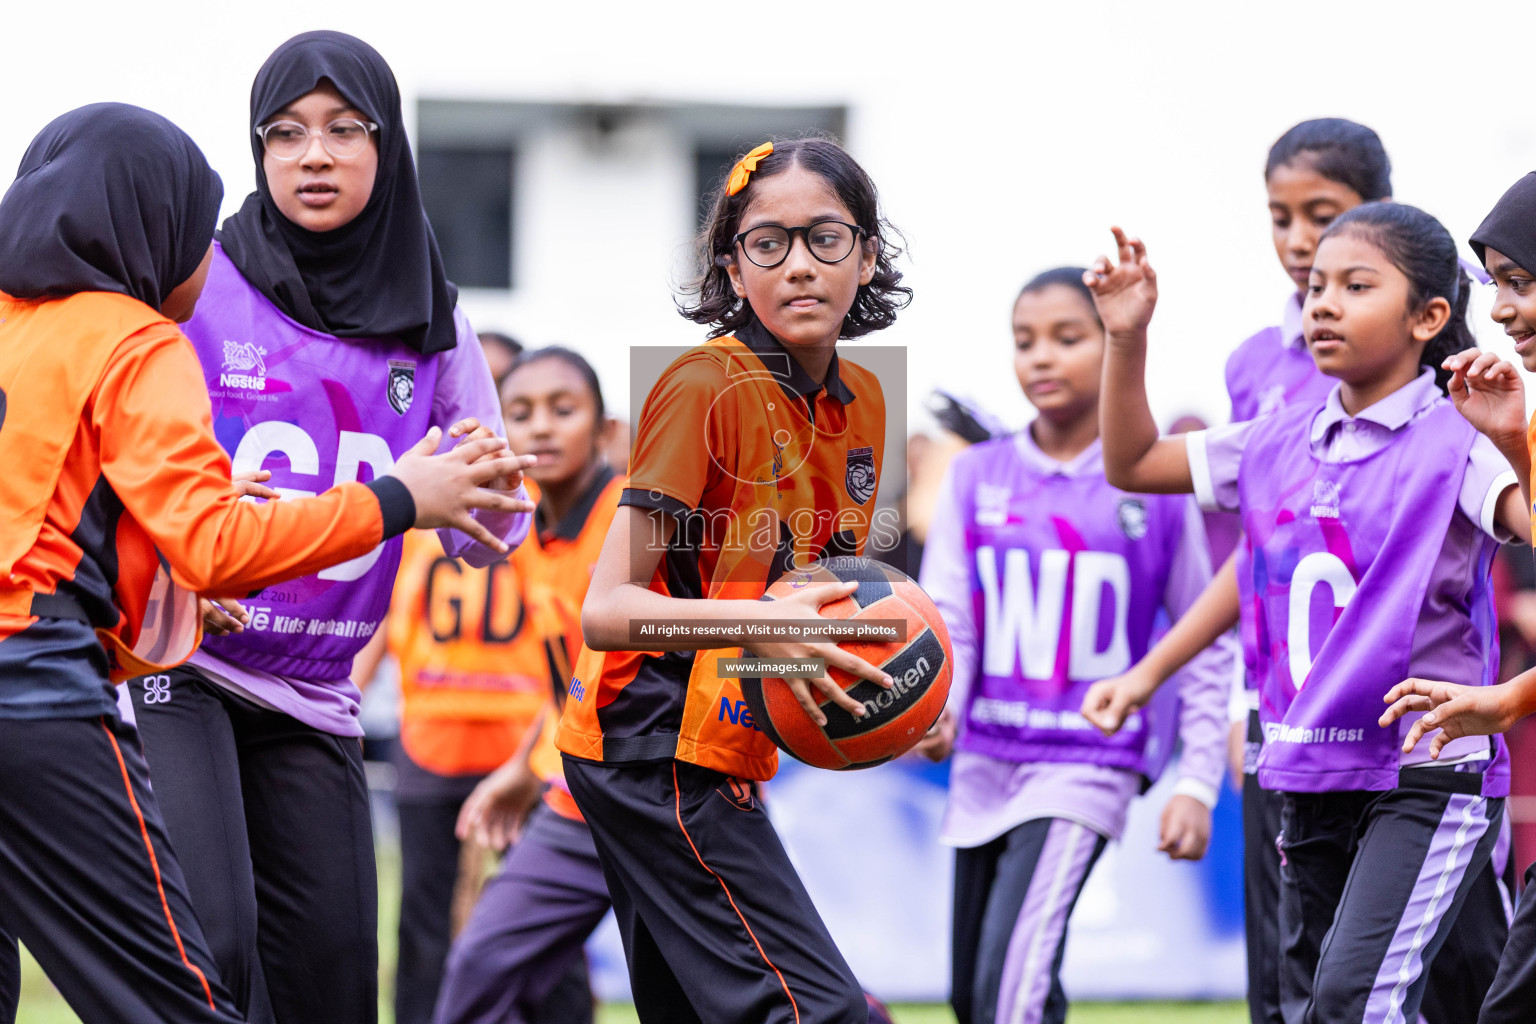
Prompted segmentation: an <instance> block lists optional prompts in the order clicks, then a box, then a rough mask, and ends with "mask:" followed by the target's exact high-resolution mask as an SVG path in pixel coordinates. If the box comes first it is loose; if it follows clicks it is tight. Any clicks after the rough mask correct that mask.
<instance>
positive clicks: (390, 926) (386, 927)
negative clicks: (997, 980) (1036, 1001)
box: [16, 854, 1248, 1024]
mask: <svg viewBox="0 0 1536 1024" xmlns="http://www.w3.org/2000/svg"><path fill="white" fill-rule="evenodd" d="M399 888H400V862H399V859H398V857H392V856H389V855H388V854H384V855H383V856H381V857H380V858H379V896H380V902H379V992H380V999H379V1022H380V1024H394V1013H393V1012H392V1009H391V1007H390V1005H389V1002H388V993H389V992H390V991H391V990H392V988H393V978H394V969H395V927H396V920H395V915H396V913H397V911H398V909H399V899H398V897H397V895H396V893H398V892H399ZM21 969H22V974H21V1006H20V1008H19V1010H18V1012H17V1014H16V1024H80V1020H79V1018H78V1017H76V1016H75V1015H74V1014H73V1013H71V1012H70V1009H69V1007H68V1006H66V1005H65V1003H64V1000H63V999H62V998H60V997H59V994H58V993H57V992H55V991H54V989H53V986H52V985H51V984H50V983H49V982H48V979H47V978H46V977H44V975H43V972H42V970H41V969H40V968H39V967H38V966H37V964H36V963H35V962H34V961H33V960H32V958H31V957H30V956H27V955H26V954H25V952H23V956H22V965H21ZM893 1013H894V1014H895V1017H896V1021H897V1024H953V1022H954V1019H955V1018H954V1015H953V1014H951V1013H950V1011H949V1007H948V1006H917V1005H909V1006H896V1007H894V1008H893ZM597 1019H598V1024H635V1021H636V1018H635V1011H634V1008H633V1007H631V1006H628V1005H605V1006H603V1007H602V1009H601V1011H600V1012H599V1014H598V1018H597ZM1247 1019H1248V1015H1247V1011H1246V1009H1245V1007H1244V1006H1243V1005H1242V1004H1241V1003H1078V1004H1076V1005H1074V1006H1073V1007H1072V1010H1071V1012H1070V1013H1068V1014H1067V1024H1243V1022H1245V1021H1246V1020H1247Z"/></svg>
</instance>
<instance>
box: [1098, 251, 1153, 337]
mask: <svg viewBox="0 0 1536 1024" xmlns="http://www.w3.org/2000/svg"><path fill="white" fill-rule="evenodd" d="M1110 230H1111V231H1113V232H1114V235H1115V244H1116V245H1117V246H1118V247H1119V257H1120V262H1119V264H1112V263H1111V262H1110V261H1109V257H1107V256H1100V257H1099V258H1098V259H1096V260H1094V261H1093V263H1092V265H1090V266H1089V268H1088V269H1087V270H1086V271H1085V272H1084V273H1083V283H1084V284H1086V285H1087V286H1088V290H1089V291H1091V292H1093V304H1094V307H1095V308H1096V309H1097V310H1098V311H1099V320H1100V321H1101V322H1102V323H1103V324H1104V331H1105V333H1106V334H1108V335H1109V336H1110V337H1111V338H1114V337H1116V336H1121V337H1125V336H1131V335H1141V334H1143V333H1145V332H1146V329H1147V325H1148V324H1149V323H1151V322H1152V310H1153V309H1154V308H1156V306H1157V272H1156V271H1155V270H1153V269H1152V264H1150V263H1148V262H1147V247H1146V246H1145V245H1143V244H1142V241H1141V239H1139V238H1128V237H1127V236H1126V234H1125V232H1124V231H1122V230H1121V229H1120V228H1118V227H1115V228H1111V229H1110Z"/></svg>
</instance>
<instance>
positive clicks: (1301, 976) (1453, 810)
mask: <svg viewBox="0 0 1536 1024" xmlns="http://www.w3.org/2000/svg"><path fill="white" fill-rule="evenodd" d="M1481 781H1482V780H1481V776H1480V775H1478V774H1476V773H1471V772H1459V771H1456V770H1455V769H1453V768H1409V769H1404V770H1403V772H1402V774H1401V778H1400V781H1399V784H1398V788H1396V789H1392V790H1387V791H1384V792H1362V791H1348V792H1338V793H1286V794H1284V807H1283V810H1282V813H1281V830H1282V831H1281V839H1280V852H1281V865H1280V881H1281V894H1280V955H1281V964H1280V997H1281V1006H1282V1010H1283V1012H1284V1014H1285V1019H1286V1021H1287V1024H1345V1022H1349V1024H1362V1022H1369V1024H1415V1022H1416V1021H1417V1020H1418V1015H1419V1004H1420V1002H1421V1000H1422V999H1423V996H1424V986H1425V981H1426V979H1427V972H1426V967H1427V965H1429V964H1430V963H1432V962H1433V960H1434V958H1435V954H1436V953H1438V952H1439V950H1440V947H1441V946H1442V945H1443V944H1444V942H1445V939H1446V936H1447V935H1448V934H1449V933H1450V931H1451V928H1452V925H1453V924H1454V922H1455V921H1456V917H1457V915H1458V914H1459V913H1460V911H1461V907H1462V905H1463V904H1464V903H1465V902H1466V899H1467V894H1468V893H1469V892H1470V891H1471V889H1472V887H1473V883H1474V881H1475V879H1476V878H1477V876H1478V874H1479V872H1481V871H1482V870H1483V868H1484V866H1485V865H1487V863H1488V861H1489V858H1490V857H1491V856H1492V854H1493V848H1494V845H1495V843H1496V842H1497V840H1498V836H1499V819H1500V817H1501V816H1502V814H1503V811H1504V801H1503V800H1501V799H1490V798H1487V797H1483V796H1480V795H1478V790H1479V789H1480V788H1481Z"/></svg>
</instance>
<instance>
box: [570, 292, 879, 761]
mask: <svg viewBox="0 0 1536 1024" xmlns="http://www.w3.org/2000/svg"><path fill="white" fill-rule="evenodd" d="M884 440H885V400H884V396H883V395H882V393H881V390H880V383H879V381H878V380H877V379H876V377H875V376H874V375H873V374H872V373H870V372H869V371H868V370H866V369H864V368H863V367H860V366H858V365H856V364H854V363H852V362H849V361H847V360H844V359H842V358H841V357H839V356H836V355H834V357H833V360H832V363H831V365H830V367H829V369H828V372H827V375H826V379H825V382H824V383H823V384H821V385H818V384H817V383H816V382H815V381H813V380H812V379H811V378H810V377H809V375H807V374H806V373H805V371H804V370H803V369H801V367H800V365H799V363H797V362H796V361H795V359H794V357H793V356H792V355H791V354H790V353H789V351H788V350H787V349H786V348H785V347H784V346H783V345H782V344H781V343H780V342H779V341H778V340H777V339H775V338H774V337H773V336H772V335H771V334H769V333H768V331H767V330H766V329H764V328H763V327H762V326H761V325H759V324H756V323H754V324H753V325H752V326H751V327H750V328H747V329H744V330H742V331H741V332H739V333H738V334H737V335H736V336H735V337H726V338H717V339H714V340H712V341H710V342H708V343H706V344H704V345H701V346H699V347H698V348H695V349H692V350H690V351H689V352H687V353H685V354H684V355H682V356H681V357H679V358H678V359H677V360H675V361H674V362H673V363H672V364H671V365H670V366H669V367H668V368H667V369H666V370H665V371H664V372H663V374H662V376H661V379H660V380H658V381H657V382H656V384H655V386H654V387H652V389H651V392H650V394H649V395H648V396H647V398H646V402H645V408H644V410H643V411H642V413H641V417H640V427H639V431H638V433H637V435H636V438H635V446H634V455H633V458H632V460H631V465H630V479H629V485H628V486H627V487H626V488H625V490H624V493H623V496H622V497H621V498H620V502H619V503H620V504H621V505H633V506H636V507H638V508H645V509H654V510H656V511H658V512H662V513H665V514H666V515H669V516H671V517H672V518H673V519H674V520H675V522H676V529H675V531H674V534H673V537H672V540H671V541H670V543H669V544H668V547H667V550H666V552H665V554H664V556H663V557H662V560H661V562H660V564H659V565H658V566H657V569H656V574H655V576H654V578H653V579H652V581H651V584H650V586H651V589H652V590H654V591H657V592H659V593H665V594H669V595H671V596H673V597H682V598H717V599H741V598H746V599H756V598H759V597H761V596H762V594H763V592H764V591H765V590H766V589H767V585H768V584H769V583H770V582H772V581H773V580H775V579H777V578H778V577H779V576H781V575H782V574H783V573H784V572H786V571H787V570H788V569H789V568H790V567H791V566H792V565H797V564H804V563H806V562H808V561H811V560H813V559H816V558H820V557H830V556H833V555H844V554H858V553H860V552H862V551H863V548H864V543H865V540H866V538H867V537H868V535H869V530H870V525H871V522H872V519H873V515H874V510H875V490H876V484H877V481H878V480H879V478H880V468H881V465H882V461H883V456H884V448H885V445H884ZM738 653H739V649H738V650H715V651H674V652H666V653H651V652H635V651H613V652H601V651H593V650H591V649H588V648H584V649H583V650H582V652H581V656H580V658H579V659H578V661H577V664H576V668H575V672H574V674H573V676H572V678H571V680H570V682H569V684H568V685H567V690H568V696H567V699H566V705H565V711H564V714H563V716H562V719H561V725H560V730H559V733H558V736H557V739H556V742H557V744H558V746H559V748H560V750H562V751H564V752H565V753H566V754H569V755H572V756H574V757H580V758H586V759H588V760H593V761H605V762H608V763H615V764H624V763H645V762H653V761H659V760H666V759H670V758H677V759H678V760H682V761H688V762H691V763H694V764H699V765H703V766H705V767H709V768H713V769H716V770H717V771H722V772H725V773H727V774H730V775H736V776H741V777H744V778H750V779H768V778H771V777H772V776H773V774H774V772H775V770H776V769H777V767H778V755H777V750H776V748H775V747H774V745H773V743H772V742H771V741H769V740H768V738H767V737H766V736H765V735H763V733H762V732H761V731H760V730H758V729H756V728H755V727H754V726H753V725H752V724H751V716H750V715H743V714H742V712H743V710H744V709H745V703H744V701H743V699H742V695H741V687H740V683H739V681H738V680H737V679H735V678H730V677H726V678H722V677H720V676H719V675H718V673H717V671H716V661H717V660H718V659H719V658H720V657H722V656H734V655H736V654H738Z"/></svg>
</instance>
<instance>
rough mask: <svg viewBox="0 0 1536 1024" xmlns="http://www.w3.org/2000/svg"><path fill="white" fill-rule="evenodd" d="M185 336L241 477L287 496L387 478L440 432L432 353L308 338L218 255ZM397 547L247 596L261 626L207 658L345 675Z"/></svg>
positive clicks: (376, 613)
mask: <svg viewBox="0 0 1536 1024" xmlns="http://www.w3.org/2000/svg"><path fill="white" fill-rule="evenodd" d="M184 330H185V332H186V335H187V337H188V338H190V339H191V340H192V345H193V347H194V348H196V349H197V355H198V359H199V360H200V361H201V362H202V364H203V376H204V379H205V380H206V381H207V384H208V395H209V397H210V398H211V399H212V400H213V427H214V433H215V434H216V435H217V436H218V439H219V443H220V444H222V445H223V446H224V449H225V450H226V451H228V452H229V453H230V458H231V459H232V460H233V462H234V469H235V472H240V471H241V470H253V469H267V470H271V472H272V479H271V480H270V481H268V486H270V487H272V488H273V489H274V490H276V491H279V492H280V493H283V494H285V495H292V496H295V497H297V496H302V495H310V494H319V493H321V492H322V491H325V490H328V489H330V488H331V487H334V486H336V485H337V484H342V483H347V482H349V481H353V480H363V481H367V480H372V479H375V478H377V477H379V476H382V475H384V474H386V473H388V472H389V471H390V469H391V468H393V466H394V462H395V458H396V457H397V456H399V455H403V454H404V453H405V452H406V451H407V450H409V448H410V447H411V446H412V445H413V444H415V443H416V442H417V441H420V440H421V438H422V436H423V435H424V434H425V433H426V432H427V428H428V427H429V426H430V419H431V415H432V395H433V392H434V390H435V388H436V384H437V368H438V364H437V357H436V356H422V355H420V354H419V353H417V352H414V351H412V350H411V349H409V348H407V347H406V346H405V345H403V344H401V343H400V342H397V341H390V340H376V339H367V338H336V337H333V336H331V335H329V334H322V333H320V332H319V331H313V330H310V329H309V328H307V327H302V326H300V325H299V324H297V323H295V322H294V321H292V320H290V319H288V318H287V317H286V316H284V315H283V314H282V313H280V312H279V311H278V310H277V308H276V307H275V306H273V305H272V303H271V302H269V301H268V300H267V299H266V298H265V297H264V296H263V295H262V294H261V293H260V292H258V291H257V290H256V289H255V288H253V287H251V285H250V284H249V283H247V282H246V280H245V279H244V278H243V277H241V276H240V272H239V271H238V270H236V269H235V267H234V264H233V263H231V262H230V261H229V258H228V257H227V256H225V255H224V252H223V250H222V249H217V250H216V251H215V257H214V260H213V265H212V268H211V269H210V271H209V274H208V285H207V288H206V290H205V291H204V293H203V297H202V299H201V301H200V302H199V303H198V306H197V314H196V315H195V316H194V317H193V318H192V320H190V321H189V322H188V323H187V324H185V325H184ZM400 546H401V541H400V538H398V537H396V538H395V539H393V540H391V541H389V542H388V543H386V544H383V545H381V546H380V547H378V548H375V549H374V550H373V551H370V552H369V553H368V554H366V555H363V556H361V557H360V558H355V559H353V560H352V561H350V562H345V563H343V564H341V565H336V566H332V567H331V568H329V569H324V570H322V571H321V572H319V573H316V574H315V575H313V576H305V577H303V578H301V579H296V580H290V581H288V582H286V583H280V584H276V585H274V586H271V587H268V588H266V589H265V590H263V591H261V592H260V593H259V594H256V595H253V596H252V597H250V598H249V599H243V600H242V602H241V603H242V604H244V605H245V606H246V607H247V609H248V610H249V611H250V612H251V616H252V621H251V622H250V623H249V624H248V625H247V626H246V628H245V631H244V632H243V633H236V634H231V635H229V636H221V637H208V638H207V639H205V640H204V641H203V644H204V647H205V648H206V649H207V650H209V651H211V652H212V653H214V654H217V655H218V656H219V657H222V658H227V659H229V660H230V661H233V662H236V663H237V664H241V665H246V666H249V667H251V668H257V669H263V670H265V671H267V672H272V673H275V674H277V675H282V676H292V677H297V678H302V679H313V680H321V681H323V680H333V679H343V678H345V677H346V676H347V675H348V673H349V672H350V671H351V668H352V659H353V657H354V656H355V655H356V654H357V652H358V651H360V650H361V649H362V648H363V645H364V644H366V643H367V642H368V638H369V637H370V636H372V635H373V633H374V632H375V631H376V630H377V629H378V627H379V623H380V622H381V621H382V620H383V618H384V612H385V610H386V609H387V608H388V606H389V597H390V591H391V588H392V587H393V585H394V579H395V570H396V569H397V568H398V567H399V563H400Z"/></svg>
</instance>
